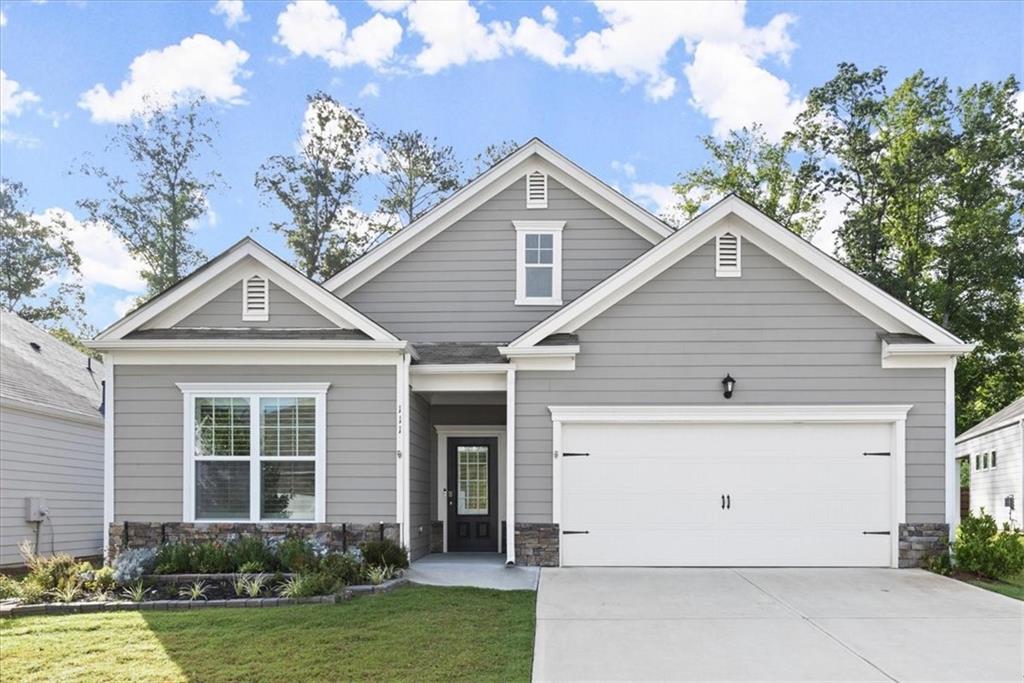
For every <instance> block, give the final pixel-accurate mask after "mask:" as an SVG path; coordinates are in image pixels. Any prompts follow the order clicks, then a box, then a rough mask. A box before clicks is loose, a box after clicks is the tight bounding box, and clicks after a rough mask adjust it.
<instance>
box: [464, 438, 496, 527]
mask: <svg viewBox="0 0 1024 683" xmlns="http://www.w3.org/2000/svg"><path fill="white" fill-rule="evenodd" d="M487 461H488V448H487V446H459V447H458V463H459V487H458V492H459V514H460V515H486V514H488V512H490V510H489V509H488V494H489V493H490V492H489V491H488V489H487V482H488V475H489V473H488V471H487V467H488V463H487Z"/></svg>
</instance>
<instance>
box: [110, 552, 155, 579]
mask: <svg viewBox="0 0 1024 683" xmlns="http://www.w3.org/2000/svg"><path fill="white" fill-rule="evenodd" d="M156 556H157V551H156V548H130V549H128V550H124V551H122V552H121V553H120V554H119V555H118V556H117V557H116V558H114V565H113V566H114V583H116V584H117V585H118V586H127V585H128V584H130V583H133V582H135V581H138V580H139V579H141V578H142V577H143V576H144V575H146V574H149V573H150V572H152V571H153V567H154V566H155V565H156Z"/></svg>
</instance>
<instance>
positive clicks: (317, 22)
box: [274, 0, 402, 68]
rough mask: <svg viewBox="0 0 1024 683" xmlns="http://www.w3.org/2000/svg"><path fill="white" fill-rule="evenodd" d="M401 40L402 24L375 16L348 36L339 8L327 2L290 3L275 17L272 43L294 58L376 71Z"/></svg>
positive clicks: (320, 0)
mask: <svg viewBox="0 0 1024 683" xmlns="http://www.w3.org/2000/svg"><path fill="white" fill-rule="evenodd" d="M401 40H402V25H401V24H399V23H398V21H396V20H395V19H393V18H391V17H385V16H384V15H382V14H374V15H373V16H372V17H370V18H369V19H368V20H367V21H366V22H365V23H363V24H360V25H359V26H357V27H355V28H354V29H353V30H352V32H351V34H349V31H348V25H347V24H346V23H345V19H344V18H343V17H342V16H341V14H340V13H339V12H338V8H337V7H335V6H334V5H332V4H330V3H328V2H327V1H326V0H308V1H305V2H299V1H298V0H296V2H292V3H291V4H289V5H288V6H287V7H285V9H284V11H283V12H281V14H279V15H278V17H277V35H276V36H274V42H276V43H278V44H279V45H283V46H284V47H285V48H287V49H288V51H289V52H290V53H291V54H292V55H293V56H299V55H306V56H308V57H314V58H319V59H323V60H324V61H326V62H327V63H328V64H330V65H331V66H332V67H335V68H341V67H346V66H352V65H354V64H366V65H368V66H370V67H373V68H378V67H381V66H383V65H384V63H385V62H387V61H388V60H390V59H391V58H392V57H393V56H394V54H395V49H396V48H397V47H398V44H399V43H400V42H401Z"/></svg>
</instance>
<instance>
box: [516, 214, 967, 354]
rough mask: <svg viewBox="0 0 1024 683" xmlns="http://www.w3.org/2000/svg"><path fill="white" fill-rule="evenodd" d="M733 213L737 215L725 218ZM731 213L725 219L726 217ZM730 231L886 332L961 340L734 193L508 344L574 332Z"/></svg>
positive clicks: (948, 341) (529, 343) (530, 343)
mask: <svg viewBox="0 0 1024 683" xmlns="http://www.w3.org/2000/svg"><path fill="white" fill-rule="evenodd" d="M732 216H734V217H735V218H738V219H740V220H735V218H731V217H732ZM730 218H731V219H730ZM726 229H728V230H736V231H737V232H740V233H742V235H743V237H745V238H747V239H750V240H751V241H752V242H754V243H755V244H757V245H758V246H759V247H761V248H762V249H764V250H765V251H767V252H768V253H769V254H771V255H772V256H773V257H775V258H777V259H779V260H780V261H781V262H782V263H784V264H785V265H786V266H788V267H791V268H793V269H794V270H796V271H797V272H799V273H800V274H801V275H803V276H804V277H806V278H808V279H809V280H810V281H812V282H814V283H815V284H817V285H818V286H819V287H821V288H822V289H824V290H825V291H827V292H829V293H830V294H832V295H833V296H836V298H838V299H840V300H841V301H843V302H844V303H846V304H847V305H849V306H850V307H851V308H853V309H854V310H856V311H858V312H859V313H861V314H862V315H864V316H865V317H867V318H869V319H871V320H872V321H874V322H876V323H878V324H880V325H881V326H882V327H883V328H884V329H886V330H888V331H892V332H906V331H910V332H915V333H917V334H920V335H922V336H924V337H925V338H927V339H931V340H932V341H934V342H935V343H937V344H954V345H955V344H963V341H962V340H960V339H959V338H957V337H956V336H954V335H953V334H951V333H949V332H947V331H946V330H944V329H943V328H941V327H939V326H938V325H936V324H935V323H932V322H931V321H930V320H928V319H927V318H925V317H924V316H922V315H921V314H919V313H917V312H916V311H914V310H913V309H911V308H910V307H908V306H906V305H904V304H903V303H901V302H899V301H897V300H896V299H894V298H892V297H891V296H889V295H888V294H886V293H885V292H883V291H882V290H880V289H878V288H877V287H875V286H874V285H871V284H870V283H868V282H867V281H866V280H864V279H863V278H861V277H859V276H857V275H856V274H854V273H853V272H851V271H850V270H848V269H846V268H845V267H844V266H842V265H840V264H839V263H838V262H837V261H835V260H834V259H833V258H832V257H830V256H828V255H827V254H825V253H824V252H822V251H820V250H819V249H817V248H816V247H814V246H813V245H811V244H810V243H808V242H807V241H805V240H804V239H803V238H801V237H799V236H798V235H795V234H793V233H792V232H790V231H789V230H786V229H785V228H784V227H782V226H781V225H779V224H777V223H776V222H775V221H773V220H772V219H770V218H768V217H767V216H765V215H764V214H762V213H761V212H760V211H758V210H757V209H755V208H754V207H752V206H750V205H749V204H747V203H746V202H744V201H743V200H741V199H739V198H737V197H732V196H730V197H726V198H725V199H723V200H722V201H720V202H719V203H717V204H715V205H714V206H712V207H711V208H710V209H708V210H707V211H705V212H704V213H703V214H701V215H700V216H698V217H697V218H695V219H694V220H692V221H690V223H688V224H687V225H686V226H684V227H683V228H681V229H680V231H679V232H678V234H677V235H675V236H673V237H672V238H670V239H667V240H665V241H664V242H663V243H661V244H659V245H657V246H655V247H653V248H652V249H651V250H650V251H648V252H647V253H645V254H643V255H641V256H640V257H638V258H637V259H636V260H635V261H633V262H632V263H631V264H630V265H628V266H626V267H625V268H623V269H622V270H620V271H619V272H617V273H616V274H615V275H613V276H612V277H610V278H608V279H607V280H605V281H604V282H602V283H601V284H599V285H597V286H596V287H594V288H593V289H592V290H590V291H589V292H587V293H586V294H584V295H583V296H581V297H579V298H578V299H576V300H575V301H573V302H572V303H570V304H569V305H568V306H566V307H564V308H563V309H562V310H561V311H559V312H557V313H555V314H554V315H552V316H551V317H549V318H547V319H546V320H544V321H542V322H541V323H539V324H538V325H536V326H535V327H533V328H532V329H530V330H528V331H527V332H526V333H524V334H523V335H521V336H520V337H519V338H517V339H515V340H514V341H512V342H511V343H510V344H509V348H519V347H524V346H533V345H534V344H536V343H537V342H539V341H541V340H542V339H544V338H545V337H547V336H548V335H551V334H555V333H557V332H575V331H576V330H577V329H579V327H580V326H582V325H584V324H585V323H587V322H589V321H590V320H592V319H593V318H595V317H597V316H598V315H600V314H601V313H603V312H604V311H605V310H607V309H608V308H610V307H611V306H612V305H614V304H615V303H618V302H619V301H621V300H622V299H623V298H625V297H626V296H627V295H628V294H629V293H631V292H633V291H635V290H636V289H638V288H639V287H641V286H643V285H644V284H646V283H647V282H649V281H650V280H652V279H653V278H655V277H657V276H658V275H659V274H661V273H662V272H664V271H665V270H666V269H668V268H669V267H670V266H672V265H673V264H675V263H678V262H679V261H680V260H682V259H683V258H685V257H686V256H687V255H689V254H690V253H692V252H693V251H694V250H696V249H697V248H698V247H699V246H700V245H702V244H704V242H705V241H706V240H707V239H709V238H710V237H711V236H712V235H713V234H714V233H715V232H719V231H724V230H726Z"/></svg>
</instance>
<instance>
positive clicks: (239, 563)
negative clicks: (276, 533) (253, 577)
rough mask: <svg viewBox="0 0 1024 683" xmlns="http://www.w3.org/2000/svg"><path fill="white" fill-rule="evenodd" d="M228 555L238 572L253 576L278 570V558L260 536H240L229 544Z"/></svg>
mask: <svg viewBox="0 0 1024 683" xmlns="http://www.w3.org/2000/svg"><path fill="white" fill-rule="evenodd" d="M227 551H228V555H229V556H230V558H231V564H232V566H233V568H234V569H236V570H237V571H240V572H243V573H246V574H252V573H255V572H266V571H271V570H273V569H275V568H276V565H277V558H275V557H274V553H273V552H271V550H270V548H268V547H267V544H266V543H264V542H263V539H262V538H260V537H259V536H240V537H239V538H237V539H235V540H234V541H232V542H230V543H228V546H227Z"/></svg>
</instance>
